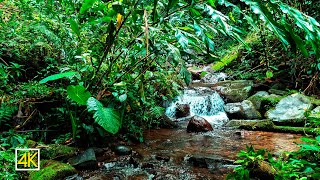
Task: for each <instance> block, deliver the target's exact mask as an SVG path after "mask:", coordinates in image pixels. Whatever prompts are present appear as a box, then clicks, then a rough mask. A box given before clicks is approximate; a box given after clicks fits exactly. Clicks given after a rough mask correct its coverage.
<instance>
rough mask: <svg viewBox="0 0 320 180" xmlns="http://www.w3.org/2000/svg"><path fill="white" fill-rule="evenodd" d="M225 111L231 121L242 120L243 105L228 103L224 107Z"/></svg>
mask: <svg viewBox="0 0 320 180" xmlns="http://www.w3.org/2000/svg"><path fill="white" fill-rule="evenodd" d="M224 110H225V112H226V113H227V115H228V117H229V118H230V119H242V118H243V114H242V113H241V103H228V104H225V105H224Z"/></svg>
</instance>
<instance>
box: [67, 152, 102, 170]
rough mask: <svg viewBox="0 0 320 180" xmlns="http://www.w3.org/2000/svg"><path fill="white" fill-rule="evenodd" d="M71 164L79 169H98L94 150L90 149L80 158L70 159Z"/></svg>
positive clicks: (79, 156) (80, 155)
mask: <svg viewBox="0 0 320 180" xmlns="http://www.w3.org/2000/svg"><path fill="white" fill-rule="evenodd" d="M69 164H70V165H72V166H73V167H75V168H77V169H96V168H98V162H97V159H96V155H95V153H94V150H93V148H89V149H87V150H86V151H84V152H83V153H81V154H79V155H78V156H76V157H73V158H71V159H69Z"/></svg>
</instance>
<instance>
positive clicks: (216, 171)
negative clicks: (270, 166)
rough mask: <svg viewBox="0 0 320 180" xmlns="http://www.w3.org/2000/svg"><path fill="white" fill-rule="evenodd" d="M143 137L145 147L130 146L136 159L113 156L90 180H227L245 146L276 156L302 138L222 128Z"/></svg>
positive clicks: (161, 132) (151, 132) (156, 132)
mask: <svg viewBox="0 0 320 180" xmlns="http://www.w3.org/2000/svg"><path fill="white" fill-rule="evenodd" d="M144 137H145V142H144V143H141V144H134V145H131V146H130V147H131V148H132V149H133V155H131V156H119V157H117V156H114V158H113V159H109V160H108V161H105V162H103V163H104V164H105V165H104V168H101V169H100V170H99V171H94V172H89V173H86V174H87V178H89V177H90V179H183V180H184V179H186V180H187V179H224V177H225V176H226V174H227V173H228V172H230V171H232V169H233V168H234V167H235V166H234V164H233V161H234V160H235V159H236V154H237V153H238V152H239V151H240V150H244V149H245V147H246V145H253V146H254V148H257V149H259V148H265V149H268V150H269V151H270V152H271V153H272V154H273V155H275V156H277V155H280V154H281V153H282V152H284V151H293V150H296V149H298V146H297V145H296V144H295V143H300V142H301V141H300V140H299V138H300V137H301V135H295V134H288V133H273V132H262V131H244V130H226V129H222V128H221V129H215V130H214V131H212V132H207V133H198V134H196V133H187V132H186V130H185V128H181V129H157V130H148V131H146V132H145V133H144ZM106 167H107V168H106ZM85 178H86V177H85Z"/></svg>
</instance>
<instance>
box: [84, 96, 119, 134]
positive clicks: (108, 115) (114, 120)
mask: <svg viewBox="0 0 320 180" xmlns="http://www.w3.org/2000/svg"><path fill="white" fill-rule="evenodd" d="M87 106H88V111H89V112H93V113H94V114H93V118H94V120H95V122H96V123H98V124H99V125H100V126H101V127H103V128H104V129H105V130H106V131H108V132H110V133H112V134H115V133H117V132H118V131H119V129H120V127H121V121H120V114H119V113H118V112H117V111H116V110H114V109H113V108H105V107H103V105H102V104H101V103H100V102H99V101H98V100H96V99H95V98H93V97H90V98H89V99H88V101H87Z"/></svg>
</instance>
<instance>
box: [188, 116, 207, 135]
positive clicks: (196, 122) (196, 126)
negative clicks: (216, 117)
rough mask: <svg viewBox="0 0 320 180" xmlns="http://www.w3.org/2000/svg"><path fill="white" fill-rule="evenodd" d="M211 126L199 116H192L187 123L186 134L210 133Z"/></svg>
mask: <svg viewBox="0 0 320 180" xmlns="http://www.w3.org/2000/svg"><path fill="white" fill-rule="evenodd" d="M212 130H213V128H212V126H211V124H210V123H209V122H208V121H207V120H206V119H204V118H202V117H200V116H193V117H192V118H191V119H190V120H189V123H188V126H187V132H207V131H212Z"/></svg>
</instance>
